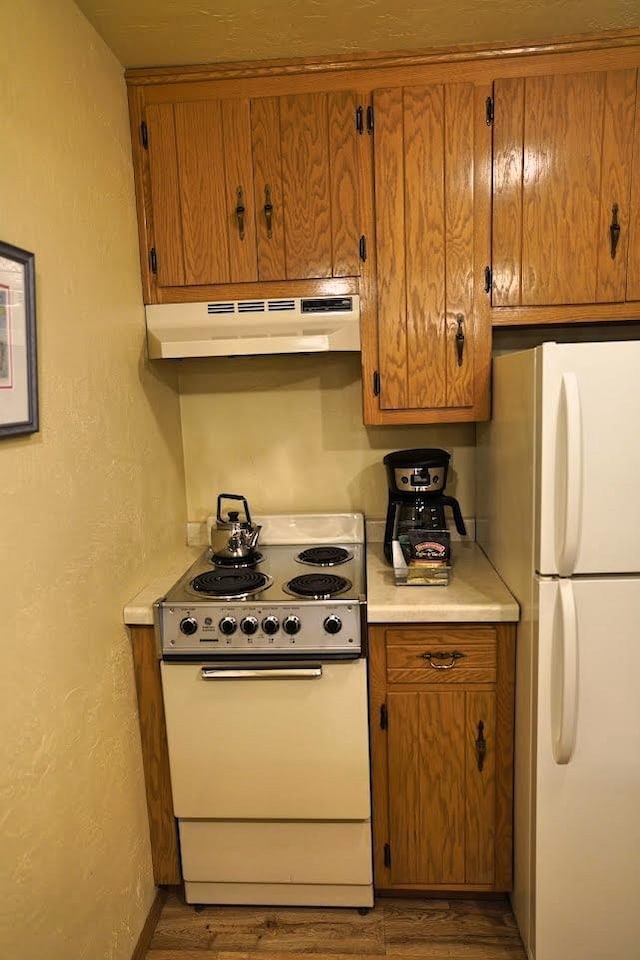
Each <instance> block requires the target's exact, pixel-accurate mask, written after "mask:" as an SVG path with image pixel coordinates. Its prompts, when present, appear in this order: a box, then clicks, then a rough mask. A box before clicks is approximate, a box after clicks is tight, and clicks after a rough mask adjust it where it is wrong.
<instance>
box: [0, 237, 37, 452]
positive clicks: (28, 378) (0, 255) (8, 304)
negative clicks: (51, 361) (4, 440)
mask: <svg viewBox="0 0 640 960" xmlns="http://www.w3.org/2000/svg"><path fill="white" fill-rule="evenodd" d="M38 429H39V413H38V363H37V341H36V282H35V255H34V254H33V253H30V252H29V251H28V250H22V249H21V248H20V247H14V246H13V244H11V243H3V242H2V241H0V437H14V436H17V435H20V434H27V433H36V432H37V431H38Z"/></svg>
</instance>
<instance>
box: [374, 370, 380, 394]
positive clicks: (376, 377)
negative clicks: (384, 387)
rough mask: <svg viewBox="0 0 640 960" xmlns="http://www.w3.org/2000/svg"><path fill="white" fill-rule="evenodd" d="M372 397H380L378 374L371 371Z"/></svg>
mask: <svg viewBox="0 0 640 960" xmlns="http://www.w3.org/2000/svg"><path fill="white" fill-rule="evenodd" d="M373 395H374V397H379V396H380V374H379V373H378V371H377V370H374V371H373Z"/></svg>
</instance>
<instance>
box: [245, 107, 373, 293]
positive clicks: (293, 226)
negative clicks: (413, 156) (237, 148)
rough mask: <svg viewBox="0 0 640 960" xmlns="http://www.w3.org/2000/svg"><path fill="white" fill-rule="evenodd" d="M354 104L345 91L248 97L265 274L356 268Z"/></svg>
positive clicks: (342, 272)
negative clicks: (250, 99)
mask: <svg viewBox="0 0 640 960" xmlns="http://www.w3.org/2000/svg"><path fill="white" fill-rule="evenodd" d="M357 107H358V100H357V97H356V95H355V94H354V93H348V92H347V93H344V92H343V93H341V92H338V93H310V94H300V95H297V96H284V97H267V98H264V99H254V100H252V101H251V127H252V141H253V162H254V167H255V181H254V192H255V209H256V211H257V217H258V270H259V277H260V279H261V280H298V279H307V278H330V277H355V276H358V275H359V273H360V260H359V255H358V250H359V246H358V244H359V239H360V234H361V233H362V229H361V225H360V209H359V208H360V185H359V179H360V174H359V161H358V143H357V139H358V132H357V130H356V122H355V121H356V109H357Z"/></svg>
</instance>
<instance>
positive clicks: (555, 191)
mask: <svg viewBox="0 0 640 960" xmlns="http://www.w3.org/2000/svg"><path fill="white" fill-rule="evenodd" d="M604 81H605V76H604V74H602V73H584V74H574V75H569V76H551V77H529V78H527V81H526V85H525V111H524V166H523V198H522V203H523V240H522V302H523V303H524V304H554V303H593V302H594V301H595V295H596V270H597V263H598V258H597V244H596V241H595V233H596V224H597V223H598V222H599V217H600V153H601V151H600V145H601V143H602V114H603V106H604Z"/></svg>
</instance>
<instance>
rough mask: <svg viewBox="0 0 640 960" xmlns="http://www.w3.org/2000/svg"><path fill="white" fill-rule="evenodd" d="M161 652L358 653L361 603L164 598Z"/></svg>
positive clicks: (214, 653)
mask: <svg viewBox="0 0 640 960" xmlns="http://www.w3.org/2000/svg"><path fill="white" fill-rule="evenodd" d="M159 625H160V631H161V636H162V652H163V653H165V654H180V655H183V656H193V657H203V656H204V657H211V656H220V657H222V656H227V657H228V656H235V655H236V654H239V655H244V654H247V655H252V654H253V655H254V656H255V655H256V654H258V655H259V654H261V653H262V654H266V653H268V654H272V655H275V654H284V653H286V655H287V656H292V655H295V654H296V653H306V652H309V653H318V654H320V653H323V652H326V653H330V652H333V653H354V654H359V653H360V649H361V636H360V631H361V607H360V604H358V603H353V602H352V601H343V602H340V601H333V602H326V601H325V602H322V603H314V602H301V603H300V604H286V605H280V606H278V605H276V604H273V605H271V604H262V605H260V606H258V605H257V604H256V605H252V606H251V607H247V606H246V605H243V604H242V603H239V602H237V601H236V602H235V603H229V604H222V603H221V604H215V605H214V604H207V603H193V604H188V603H176V604H168V603H166V602H165V603H161V604H160V605H159Z"/></svg>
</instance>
